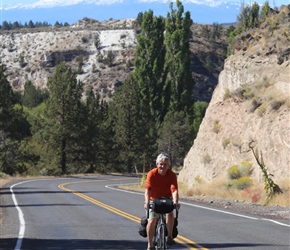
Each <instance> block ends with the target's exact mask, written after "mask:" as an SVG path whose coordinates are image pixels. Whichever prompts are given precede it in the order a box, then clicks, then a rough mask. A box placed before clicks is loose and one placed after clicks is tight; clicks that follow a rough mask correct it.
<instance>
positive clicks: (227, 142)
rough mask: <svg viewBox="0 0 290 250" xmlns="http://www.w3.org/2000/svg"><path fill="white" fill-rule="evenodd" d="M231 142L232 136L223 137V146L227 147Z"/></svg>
mask: <svg viewBox="0 0 290 250" xmlns="http://www.w3.org/2000/svg"><path fill="white" fill-rule="evenodd" d="M230 142H231V139H230V138H224V139H223V143H222V144H223V148H224V149H225V148H226V147H227V146H228V145H229V144H230Z"/></svg>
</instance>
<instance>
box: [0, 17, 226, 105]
mask: <svg viewBox="0 0 290 250" xmlns="http://www.w3.org/2000/svg"><path fill="white" fill-rule="evenodd" d="M134 20H135V19H127V20H108V21H103V22H98V21H97V20H93V19H88V18H84V19H82V20H80V21H79V22H77V23H75V24H74V25H72V26H69V27H60V28H56V27H46V28H35V29H19V30H12V31H1V41H2V44H1V63H3V64H5V65H6V66H7V71H6V74H7V75H8V80H9V82H10V84H11V85H12V87H13V88H14V89H15V90H17V91H23V89H24V84H25V82H26V81H27V80H31V81H32V83H33V84H34V85H36V86H38V87H40V88H45V87H46V83H47V80H48V78H49V77H50V76H51V75H52V74H53V72H54V69H55V66H56V64H57V62H58V61H59V60H65V61H66V63H67V64H68V65H69V66H70V67H72V68H73V69H74V70H76V71H78V72H79V74H78V79H79V80H81V81H82V82H83V83H84V84H85V86H86V88H88V87H93V88H94V90H95V91H96V92H98V93H99V94H100V96H101V98H103V99H106V100H110V98H111V97H112V96H113V94H114V92H115V89H116V88H117V87H118V86H120V85H121V84H122V83H123V82H124V80H125V79H126V78H127V76H128V75H129V74H130V72H132V70H134V56H135V47H136V44H137V33H138V32H137V30H136V29H134V28H133V22H134ZM206 27H208V29H210V28H211V27H210V26H206V25H197V24H192V27H191V31H192V37H191V38H190V49H191V52H192V53H191V58H192V71H193V78H194V79H195V81H196V85H195V91H194V97H195V99H196V100H205V101H209V100H210V98H211V96H212V92H213V89H214V88H215V86H216V84H217V79H218V75H219V73H220V71H221V70H222V68H223V61H224V59H225V55H226V47H227V37H226V36H225V31H226V28H223V29H222V30H221V33H220V37H219V38H218V39H209V38H208V37H206V36H205V35H204V34H203V33H204V32H203V29H204V28H206ZM96 37H99V46H98V48H96V46H95V39H96ZM110 53H111V54H113V59H112V64H111V65H108V64H106V63H104V59H105V58H106V57H107V56H108V55H109V54H110ZM80 64H81V69H80Z"/></svg>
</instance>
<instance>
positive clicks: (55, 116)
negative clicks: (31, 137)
mask: <svg viewBox="0 0 290 250" xmlns="http://www.w3.org/2000/svg"><path fill="white" fill-rule="evenodd" d="M48 88H49V94H50V95H49V98H48V100H47V103H46V112H45V123H44V129H43V131H42V137H43V139H44V140H45V141H46V142H47V145H46V146H47V149H49V152H50V153H49V155H47V157H48V158H50V159H49V161H50V162H52V163H55V164H57V166H59V167H60V169H61V171H60V172H61V174H66V173H68V172H69V171H68V165H69V166H70V167H73V166H75V165H76V164H77V162H78V161H79V158H80V157H81V156H80V155H79V154H77V152H78V151H79V150H80V147H81V139H82V135H83V133H84V128H83V117H82V115H81V114H83V111H84V108H83V105H82V103H81V97H82V93H83V85H82V83H81V82H78V81H77V79H76V73H75V72H72V70H71V68H69V67H67V66H65V64H64V63H60V64H59V65H58V66H57V68H56V71H55V73H54V75H53V76H52V77H51V78H50V79H49V80H48ZM71 171H74V170H71Z"/></svg>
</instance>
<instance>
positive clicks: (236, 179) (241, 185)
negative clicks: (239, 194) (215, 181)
mask: <svg viewBox="0 0 290 250" xmlns="http://www.w3.org/2000/svg"><path fill="white" fill-rule="evenodd" d="M252 172H253V167H252V163H251V162H248V161H243V162H241V163H240V164H239V165H233V166H231V167H229V168H228V171H227V174H228V178H229V181H228V182H227V184H226V186H227V187H228V188H230V187H233V188H236V189H239V190H243V189H245V188H249V187H251V186H252V185H253V181H252V179H251V178H250V176H251V175H252Z"/></svg>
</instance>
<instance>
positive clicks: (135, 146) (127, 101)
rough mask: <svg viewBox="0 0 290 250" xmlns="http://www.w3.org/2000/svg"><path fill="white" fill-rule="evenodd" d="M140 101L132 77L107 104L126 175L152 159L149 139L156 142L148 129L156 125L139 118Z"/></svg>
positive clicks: (141, 116) (151, 147) (151, 144)
mask: <svg viewBox="0 0 290 250" xmlns="http://www.w3.org/2000/svg"><path fill="white" fill-rule="evenodd" d="M139 100H140V95H139V90H138V86H137V84H136V82H135V80H134V78H133V77H132V75H131V76H129V77H128V78H127V79H126V81H125V83H124V85H123V86H121V87H120V88H119V89H118V91H117V92H116V93H115V95H114V98H113V101H112V102H111V103H110V112H109V113H110V115H112V117H111V120H112V121H113V122H114V132H115V141H116V146H117V150H118V152H119V156H118V159H119V161H120V163H119V165H121V164H123V166H124V169H123V170H126V171H127V172H132V170H133V167H134V166H136V165H139V164H141V163H142V161H144V160H145V161H146V160H147V159H148V158H151V157H152V151H154V150H155V148H154V142H153V143H152V141H151V140H152V138H154V141H155V137H153V136H152V135H151V133H150V132H151V131H150V127H153V128H154V126H155V124H154V123H153V124H152V119H151V120H146V117H145V116H143V115H142V114H143V112H142V111H141V105H140V103H139ZM148 155H150V157H149V156H148ZM119 170H121V169H119ZM121 171H122V170H121Z"/></svg>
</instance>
